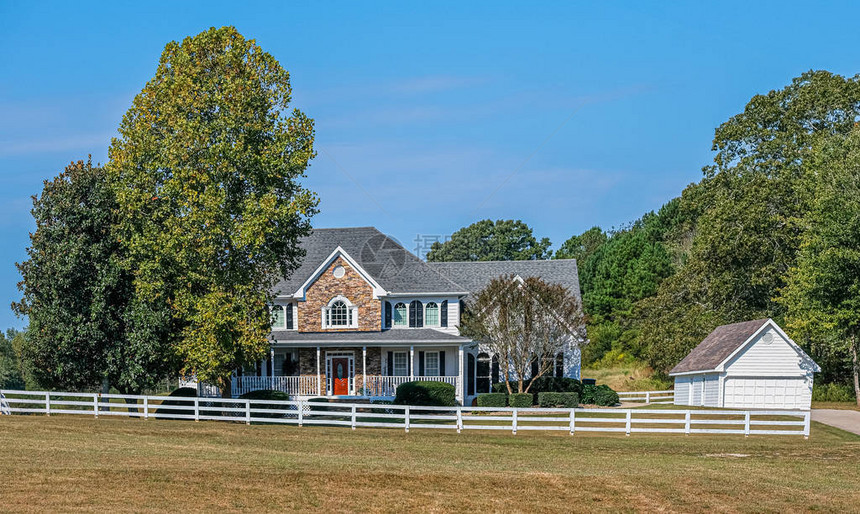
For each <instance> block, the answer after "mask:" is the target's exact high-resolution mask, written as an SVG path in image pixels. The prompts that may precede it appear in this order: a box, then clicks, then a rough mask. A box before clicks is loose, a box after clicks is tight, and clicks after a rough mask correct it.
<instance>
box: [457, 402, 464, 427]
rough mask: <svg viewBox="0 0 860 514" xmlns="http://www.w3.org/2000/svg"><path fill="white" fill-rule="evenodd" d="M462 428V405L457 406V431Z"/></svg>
mask: <svg viewBox="0 0 860 514" xmlns="http://www.w3.org/2000/svg"><path fill="white" fill-rule="evenodd" d="M461 430H463V407H460V406H459V405H458V406H457V433H458V434H459V433H460V431H461Z"/></svg>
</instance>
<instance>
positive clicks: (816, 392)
mask: <svg viewBox="0 0 860 514" xmlns="http://www.w3.org/2000/svg"><path fill="white" fill-rule="evenodd" d="M812 401H814V402H854V401H857V400H856V397H855V396H854V388H853V387H850V386H848V385H845V384H813V386H812Z"/></svg>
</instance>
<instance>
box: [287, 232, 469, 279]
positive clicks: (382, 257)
mask: <svg viewBox="0 0 860 514" xmlns="http://www.w3.org/2000/svg"><path fill="white" fill-rule="evenodd" d="M299 244H300V245H301V246H302V247H303V248H304V250H305V252H306V253H305V257H304V259H303V260H302V264H301V266H299V268H298V269H297V270H296V271H294V272H293V274H292V276H290V277H289V278H288V279H283V280H280V281H279V282H278V283H277V284H276V285H275V287H274V292H275V294H287V295H289V294H293V293H295V292H296V291H297V290H298V289H299V287H300V286H301V285H302V284H303V283H304V282H305V280H307V279H308V277H310V276H311V275H312V274H313V272H314V271H316V269H317V268H318V267H319V266H320V264H322V262H323V261H324V260H325V259H326V258H327V257H328V256H329V255H331V253H332V252H333V251H334V250H335V249H336V248H337V247H338V246H340V247H341V248H343V249H344V251H346V253H348V254H349V255H350V257H352V258H353V259H355V260H356V262H358V265H359V266H361V267H362V268H364V269H365V271H367V272H368V273H369V274H370V276H372V277H373V278H374V280H376V281H377V282H378V283H379V285H380V286H382V288H383V289H385V290H386V291H388V292H390V293H417V292H420V293H454V292H465V291H464V289H463V288H462V287H461V286H459V285H457V284H455V283H453V282H451V281H450V280H449V279H447V278H445V277H444V276H442V275H441V274H439V273H438V272H437V271H435V270H433V269H432V268H430V267H429V266H428V265H427V263H425V262H424V261H422V260H421V259H419V258H418V257H416V256H415V255H414V254H412V253H411V252H409V251H408V250H406V249H405V248H403V246H401V245H400V243H398V242H397V241H396V240H395V239H393V238H392V237H390V236H387V235H385V234H383V233H382V232H380V231H379V230H377V229H375V228H374V227H352V228H324V229H314V230H313V231H312V232H311V234H310V235H309V236H308V237H306V238H303V239H302V240H301V242H300V243H299Z"/></svg>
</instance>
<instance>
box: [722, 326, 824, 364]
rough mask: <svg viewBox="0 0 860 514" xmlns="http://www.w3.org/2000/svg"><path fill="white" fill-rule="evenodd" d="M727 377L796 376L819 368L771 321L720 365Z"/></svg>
mask: <svg viewBox="0 0 860 514" xmlns="http://www.w3.org/2000/svg"><path fill="white" fill-rule="evenodd" d="M718 369H719V370H720V371H725V372H726V373H727V374H728V375H739V376H797V375H807V374H809V373H813V372H816V371H819V370H820V368H819V367H818V365H817V364H815V362H814V361H813V360H812V358H811V357H809V355H807V354H806V352H804V351H803V350H802V349H801V348H800V347H799V346H797V344H795V343H794V341H792V340H791V339H790V338H789V337H788V336H787V335H786V334H785V332H783V331H782V329H780V328H779V327H778V326H777V325H776V323H774V322H773V321H772V320H768V323H766V324H765V325H764V326H763V327H762V328H761V330H759V331H757V332H756V333H755V334H753V335H752V336H751V337H750V338H749V340H748V341H747V342H746V343H745V344H744V345H742V346H741V347H740V348H738V349H737V351H735V352H734V353H733V354H732V355H730V356H729V357H728V358H726V360H725V361H724V362H723V363H721V365H720V366H719V368H718Z"/></svg>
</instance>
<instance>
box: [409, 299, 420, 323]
mask: <svg viewBox="0 0 860 514" xmlns="http://www.w3.org/2000/svg"><path fill="white" fill-rule="evenodd" d="M415 303H416V302H412V303H410V304H409V327H410V328H415V326H416V324H417V323H418V315H417V314H416V312H415V311H416V309H415Z"/></svg>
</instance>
